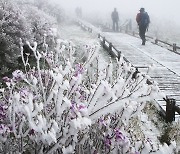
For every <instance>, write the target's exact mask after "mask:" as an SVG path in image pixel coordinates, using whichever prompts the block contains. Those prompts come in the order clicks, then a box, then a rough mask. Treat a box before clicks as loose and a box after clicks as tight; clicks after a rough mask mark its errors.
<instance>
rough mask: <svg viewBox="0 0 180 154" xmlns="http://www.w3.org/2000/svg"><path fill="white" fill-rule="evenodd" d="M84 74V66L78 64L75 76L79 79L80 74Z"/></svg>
mask: <svg viewBox="0 0 180 154" xmlns="http://www.w3.org/2000/svg"><path fill="white" fill-rule="evenodd" d="M83 72H84V68H83V66H82V65H81V64H76V66H75V74H74V76H75V77H77V76H78V75H79V74H83Z"/></svg>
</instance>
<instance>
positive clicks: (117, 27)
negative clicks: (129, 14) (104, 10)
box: [111, 8, 119, 31]
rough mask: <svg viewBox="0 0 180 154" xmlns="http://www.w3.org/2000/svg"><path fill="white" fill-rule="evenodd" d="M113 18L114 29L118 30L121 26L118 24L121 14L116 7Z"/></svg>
mask: <svg viewBox="0 0 180 154" xmlns="http://www.w3.org/2000/svg"><path fill="white" fill-rule="evenodd" d="M111 18H112V21H113V31H118V29H119V26H118V22H119V14H118V12H117V10H116V8H114V11H113V12H112V14H111Z"/></svg>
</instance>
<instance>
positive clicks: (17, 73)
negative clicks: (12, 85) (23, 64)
mask: <svg viewBox="0 0 180 154" xmlns="http://www.w3.org/2000/svg"><path fill="white" fill-rule="evenodd" d="M12 75H13V79H14V80H15V81H21V80H23V79H24V78H25V75H24V73H23V72H22V71H20V70H16V71H14V72H13V73H12Z"/></svg>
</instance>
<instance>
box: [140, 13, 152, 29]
mask: <svg viewBox="0 0 180 154" xmlns="http://www.w3.org/2000/svg"><path fill="white" fill-rule="evenodd" d="M140 16H141V17H140V21H139V26H145V27H148V25H149V23H150V19H149V15H148V14H147V12H144V13H141V15H140Z"/></svg>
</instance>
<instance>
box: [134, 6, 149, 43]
mask: <svg viewBox="0 0 180 154" xmlns="http://www.w3.org/2000/svg"><path fill="white" fill-rule="evenodd" d="M139 11H140V13H138V14H137V16H136V21H137V23H138V26H139V36H140V38H141V39H142V45H145V43H146V37H145V33H146V31H147V30H148V27H149V23H150V18H149V15H148V13H147V12H145V9H144V8H141V9H140V10H139Z"/></svg>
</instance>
